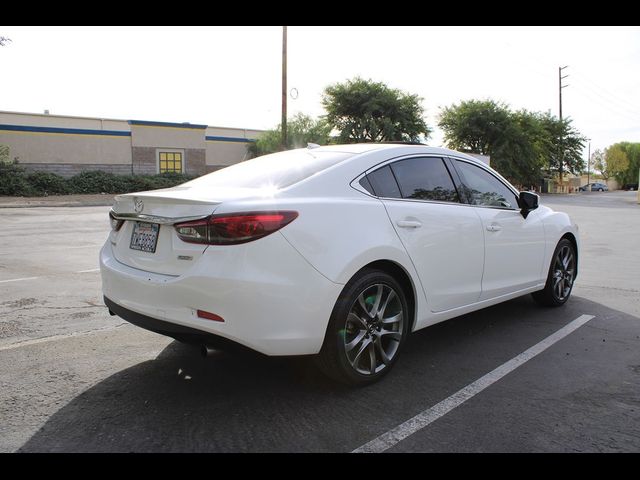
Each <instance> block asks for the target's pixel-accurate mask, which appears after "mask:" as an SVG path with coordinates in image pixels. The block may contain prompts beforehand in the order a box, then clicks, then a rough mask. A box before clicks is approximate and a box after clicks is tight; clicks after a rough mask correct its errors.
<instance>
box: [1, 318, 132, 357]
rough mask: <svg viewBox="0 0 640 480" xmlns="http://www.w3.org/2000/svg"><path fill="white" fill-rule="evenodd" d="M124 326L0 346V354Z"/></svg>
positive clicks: (119, 325) (122, 324)
mask: <svg viewBox="0 0 640 480" xmlns="http://www.w3.org/2000/svg"><path fill="white" fill-rule="evenodd" d="M124 325H127V322H123V323H120V324H118V325H113V326H108V327H103V328H97V329H95V330H88V331H86V332H73V333H65V334H61V335H52V336H51V337H42V338H34V339H33V340H24V341H22V342H18V343H12V344H9V345H4V346H0V352H4V351H6V350H14V349H16V348H21V347H28V346H30V345H38V344H40V343H48V342H55V341H57V340H64V339H66V338H73V337H86V336H87V335H93V334H94V333H102V332H107V331H110V330H115V329H116V328H120V327H122V326H124Z"/></svg>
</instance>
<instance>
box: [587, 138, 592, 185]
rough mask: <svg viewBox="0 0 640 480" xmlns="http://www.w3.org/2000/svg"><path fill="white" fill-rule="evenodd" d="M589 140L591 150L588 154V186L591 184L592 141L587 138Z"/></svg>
mask: <svg viewBox="0 0 640 480" xmlns="http://www.w3.org/2000/svg"><path fill="white" fill-rule="evenodd" d="M587 140H589V150H588V152H589V153H587V185H588V184H589V183H591V174H590V172H591V139H590V138H587Z"/></svg>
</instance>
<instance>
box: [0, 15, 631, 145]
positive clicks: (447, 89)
mask: <svg viewBox="0 0 640 480" xmlns="http://www.w3.org/2000/svg"><path fill="white" fill-rule="evenodd" d="M0 36H3V37H8V38H10V39H11V42H10V43H8V44H7V45H6V46H4V47H0V72H2V74H1V75H0V85H2V88H1V89H0V110H4V111H17V112H30V113H43V112H44V110H45V109H46V110H49V111H50V113H51V114H58V115H77V116H90V117H101V118H115V119H125V120H129V119H135V120H155V121H167V122H190V123H200V124H207V125H211V126H224V127H239V128H254V129H269V128H273V127H275V126H276V125H277V124H278V123H280V117H281V79H282V70H281V68H282V66H281V59H282V27H280V26H264V27H260V26H251V27H232V26H224V27H11V26H0ZM287 43H288V58H287V64H288V87H289V90H290V91H291V90H292V89H294V88H295V91H293V92H290V93H291V95H290V96H289V99H288V116H289V117H291V116H293V115H294V114H295V113H297V112H302V113H305V114H308V115H311V116H314V117H317V116H320V115H322V114H324V110H323V108H322V105H321V99H322V92H323V90H324V88H325V87H326V86H328V85H330V84H334V83H337V82H344V81H346V80H348V79H352V78H354V77H356V76H360V77H362V78H365V79H371V80H374V81H381V82H384V83H386V84H387V85H388V86H390V87H392V88H397V89H400V90H403V91H405V92H408V93H411V94H418V95H419V96H420V97H422V98H423V103H422V104H423V106H424V108H425V111H426V120H427V123H428V125H429V126H430V127H431V128H432V129H433V130H434V132H433V134H432V135H431V137H430V138H429V139H428V140H427V143H428V144H429V145H433V146H443V142H444V140H443V132H442V131H441V130H440V129H438V128H437V121H438V114H439V112H440V108H441V107H446V106H450V105H451V104H453V103H458V102H460V101H462V100H470V99H493V100H497V101H502V102H505V103H506V104H508V105H509V106H510V107H511V108H512V109H514V110H517V109H523V108H524V109H527V110H531V111H541V112H546V111H550V112H551V113H552V114H554V115H558V67H560V66H565V65H566V66H567V68H566V69H565V70H564V71H563V75H568V77H567V78H566V79H565V80H564V83H565V84H566V85H568V86H567V87H566V88H564V89H563V115H564V117H565V118H567V117H570V118H571V119H572V121H573V125H574V127H576V128H577V129H578V130H579V131H580V132H581V133H582V134H583V135H584V136H586V137H587V138H590V139H591V151H592V152H593V151H594V150H595V149H597V148H600V149H603V148H606V147H607V146H609V145H611V144H612V143H615V142H618V141H636V142H640V27H560V26H558V27H468V26H467V27H443V26H440V27H406V26H405V27H366V26H354V27H348V26H339V27H321V26H312V27H304V26H290V27H288V42H287ZM296 93H297V95H296ZM294 97H295V98H294ZM584 155H585V158H586V155H587V152H586V151H585V154H584Z"/></svg>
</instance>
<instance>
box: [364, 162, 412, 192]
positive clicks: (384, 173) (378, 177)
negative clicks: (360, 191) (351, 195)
mask: <svg viewBox="0 0 640 480" xmlns="http://www.w3.org/2000/svg"><path fill="white" fill-rule="evenodd" d="M366 178H367V179H368V180H369V183H370V185H371V188H372V189H373V193H374V194H375V195H377V196H378V197H385V198H402V196H401V195H400V189H399V188H398V184H397V183H396V179H395V178H393V173H391V168H389V166H388V165H387V166H384V167H382V168H379V169H378V170H376V171H375V172H371V173H370V174H369V175H367V177H366ZM363 186H364V185H363ZM365 188H366V187H365Z"/></svg>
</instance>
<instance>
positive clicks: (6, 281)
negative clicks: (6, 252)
mask: <svg viewBox="0 0 640 480" xmlns="http://www.w3.org/2000/svg"><path fill="white" fill-rule="evenodd" d="M36 278H40V277H24V278H12V279H10V280H0V283H9V282H21V281H23V280H35V279H36Z"/></svg>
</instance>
